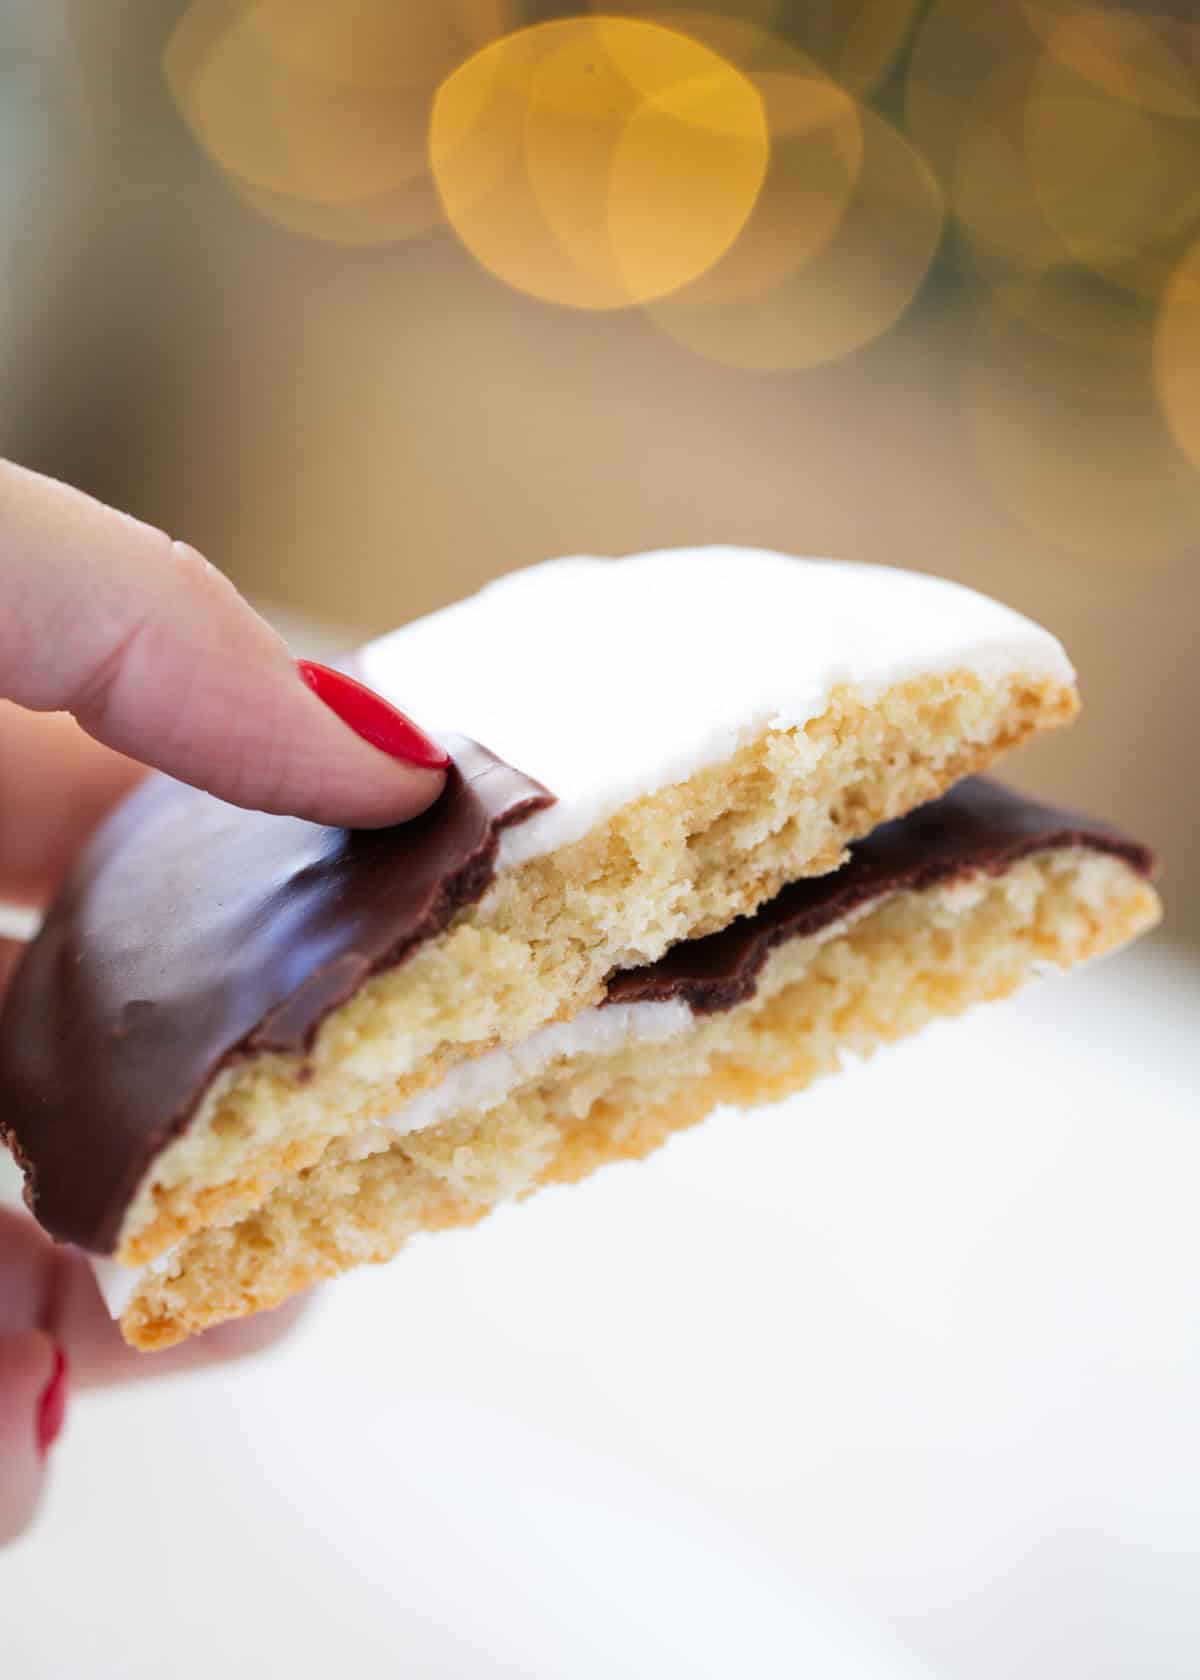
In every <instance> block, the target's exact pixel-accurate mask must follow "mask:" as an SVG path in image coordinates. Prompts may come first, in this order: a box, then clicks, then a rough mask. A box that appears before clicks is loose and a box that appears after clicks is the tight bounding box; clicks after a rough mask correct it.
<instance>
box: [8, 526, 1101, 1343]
mask: <svg viewBox="0 0 1200 1680" xmlns="http://www.w3.org/2000/svg"><path fill="white" fill-rule="evenodd" d="M353 668H354V669H355V670H356V671H357V672H358V674H359V675H361V676H362V677H363V678H364V680H366V681H367V682H369V683H371V684H372V685H373V686H374V687H376V688H377V689H379V690H380V691H382V692H383V693H385V694H386V695H387V696H388V697H389V698H392V699H394V700H396V702H397V703H398V704H401V705H403V706H405V707H407V708H408V709H410V710H411V711H412V712H413V713H414V715H416V716H417V717H419V718H420V719H421V721H422V724H423V725H425V726H426V727H429V726H430V725H433V726H434V729H433V732H434V733H435V734H438V735H439V736H440V737H441V738H442V739H443V740H444V741H445V742H446V744H447V745H448V746H449V748H450V750H451V751H452V752H453V753H454V755H455V758H456V764H457V768H456V771H455V773H454V774H453V776H452V777H451V779H450V785H449V786H448V788H447V792H446V795H445V796H444V797H443V799H442V800H440V801H439V802H438V805H437V806H435V807H434V808H433V810H432V811H431V812H429V813H427V814H426V816H424V817H422V818H420V819H418V821H417V822H416V823H412V824H407V825H405V826H404V827H402V828H398V829H395V830H388V831H382V832H379V833H374V834H360V835H350V834H346V833H344V832H342V831H338V830H330V829H322V828H319V827H317V826H315V825H312V824H306V823H300V822H294V821H291V820H290V819H286V818H277V817H263V816H257V815H255V814H253V813H247V812H243V811H238V810H234V809H232V808H230V807H226V806H224V805H221V804H220V803H219V802H217V801H215V800H212V799H210V798H208V797H207V796H205V795H202V794H198V793H196V792H195V791H194V790H190V789H186V788H182V787H179V786H178V785H176V784H173V783H170V782H168V781H166V780H164V779H162V778H152V779H151V780H149V781H148V782H147V783H146V784H145V785H144V786H143V787H142V788H141V789H139V790H138V791H137V792H136V793H135V794H134V795H133V796H132V798H131V799H130V800H129V801H127V802H126V804H125V805H124V806H123V807H122V808H121V809H120V810H119V811H118V812H117V813H116V814H115V815H114V817H113V818H112V819H110V821H109V822H108V823H107V824H105V825H104V827H103V828H102V829H101V830H100V831H99V833H98V834H97V835H96V836H95V838H94V840H93V841H92V843H91V844H90V846H89V848H88V849H87V851H86V853H85V854H84V856H83V858H82V859H81V861H80V864H79V867H78V868H77V870H76V871H75V873H74V875H73V876H72V878H71V880H70V881H69V882H68V883H67V884H66V886H65V887H64V889H63V892H62V894H61V895H60V897H59V899H58V901H57V902H56V904H55V905H54V906H53V907H52V909H51V911H50V914H49V915H48V917H47V920H46V924H45V926H44V928H43V930H42V932H41V934H40V935H39V937H38V939H37V940H36V941H35V942H34V944H33V945H32V947H31V948H30V950H29V952H28V953H27V955H26V957H25V959H24V961H23V962H22V964H21V967H20V969H19V971H18V974H17V976H16V979H15V981H14V984H13V986H12V988H11V990H10V992H9V995H8V999H7V1001H6V1005H5V1009H4V1014H3V1017H2V1019H0V1117H2V1121H0V1123H3V1125H4V1126H5V1128H6V1130H7V1133H8V1136H9V1139H10V1142H11V1144H12V1146H13V1148H14V1151H15V1153H16V1154H17V1156H18V1159H20V1160H21V1161H22V1163H23V1165H24V1166H25V1168H26V1172H27V1180H28V1193H29V1197H30V1201H31V1205H32V1207H33V1209H34V1211H35V1213H36V1214H37V1216H38V1217H39V1219H40V1220H41V1221H42V1223H43V1224H44V1225H45V1226H46V1228H47V1229H48V1230H49V1231H51V1233H52V1234H53V1235H55V1236H57V1237H59V1238H61V1239H63V1240H69V1241H72V1242H75V1243H77V1244H79V1245H80V1246H81V1247H83V1248H85V1249H87V1250H89V1251H90V1252H92V1253H94V1254H97V1255H108V1256H111V1257H112V1258H113V1259H115V1261H116V1262H117V1263H118V1264H119V1265H121V1266H122V1267H124V1268H126V1269H127V1270H130V1271H131V1272H135V1273H136V1272H138V1271H139V1270H140V1268H142V1267H144V1266H147V1265H150V1264H156V1265H159V1266H160V1268H161V1267H163V1266H167V1265H169V1266H176V1265H178V1264H179V1257H180V1255H182V1254H183V1253H184V1252H185V1247H186V1245H187V1244H188V1243H189V1242H191V1241H192V1240H193V1239H199V1238H201V1237H203V1236H211V1237H212V1239H213V1241H216V1242H218V1243H219V1242H220V1241H221V1240H223V1237H222V1233H225V1234H227V1233H230V1232H233V1231H237V1230H242V1232H243V1237H244V1238H245V1239H246V1240H249V1238H248V1232H249V1229H250V1227H249V1225H248V1224H247V1222H248V1221H250V1220H251V1219H252V1217H253V1216H255V1215H256V1214H258V1213H259V1212H260V1210H264V1209H265V1208H266V1207H267V1206H268V1205H271V1204H272V1199H273V1198H277V1197H279V1196H286V1195H288V1194H289V1193H296V1192H297V1189H298V1186H300V1185H301V1184H302V1183H304V1184H307V1183H309V1182H310V1181H313V1180H315V1179H316V1178H317V1177H319V1176H320V1175H321V1174H323V1173H325V1172H333V1171H336V1170H340V1169H341V1166H343V1165H344V1164H345V1159H346V1158H348V1156H350V1155H353V1154H354V1152H355V1151H360V1150H362V1149H364V1147H365V1143H364V1140H366V1139H368V1138H372V1137H373V1136H374V1134H375V1131H376V1129H377V1128H378V1127H379V1126H380V1125H386V1124H387V1123H389V1122H390V1119H391V1117H392V1116H394V1115H395V1114H396V1113H398V1112H400V1111H403V1110H405V1109H407V1108H409V1106H410V1105H411V1104H413V1103H418V1102H420V1101H421V1100H422V1099H423V1098H429V1099H430V1100H434V1094H435V1093H436V1092H438V1091H440V1090H443V1089H444V1082H445V1081H446V1080H447V1079H452V1078H454V1077H461V1078H464V1079H468V1078H469V1076H470V1075H471V1073H472V1071H473V1070H475V1071H477V1070H478V1069H481V1068H483V1067H484V1066H485V1065H487V1066H491V1065H494V1064H492V1063H489V1062H488V1058H489V1057H492V1056H494V1055H496V1054H500V1053H504V1052H510V1051H511V1052H513V1053H515V1054H518V1055H522V1054H524V1050H525V1049H526V1048H527V1047H528V1046H529V1044H531V1043H535V1042H536V1041H537V1035H538V1034H539V1033H541V1032H543V1031H547V1030H548V1031H550V1032H553V1031H554V1030H555V1029H560V1030H563V1031H566V1030H568V1029H571V1028H576V1029H577V1030H578V1031H584V1030H588V1031H599V1032H602V1033H604V1034H611V1033H612V1032H613V1031H614V1030H615V1029H614V1028H613V1027H612V1026H611V1022H612V1020H613V1019H614V1016H613V1015H612V1013H611V1011H612V1009H613V1008H614V1007H615V1006H614V1005H613V1004H612V1003H611V1002H609V1001H607V1000H608V998H609V988H610V982H611V981H612V977H613V976H614V974H616V973H618V972H622V973H624V972H628V971H632V970H639V969H640V970H645V969H647V968H649V967H650V966H651V965H654V964H656V963H657V962H659V960H660V959H661V958H663V956H664V954H665V953H667V952H668V951H669V950H671V949H672V948H674V947H678V946H680V945H681V944H683V943H685V942H692V941H697V940H701V939H704V938H705V937H707V936H709V935H712V934H714V933H717V932H719V931H720V930H721V929H724V928H726V927H728V926H729V924H730V923H732V922H734V921H735V920H737V919H738V918H743V917H747V916H750V915H753V914H754V913H755V912H756V911H757V910H758V909H759V908H760V907H761V906H763V905H765V904H767V903H768V902H769V901H772V900H774V899H775V898H776V897H777V895H778V894H779V893H780V891H781V889H783V888H784V887H786V886H788V885H789V884H790V883H796V882H801V881H804V880H806V879H809V878H813V877H819V876H823V875H827V874H828V873H829V872H830V871H832V870H836V869H838V866H839V865H840V864H841V863H842V862H843V860H844V858H845V853H846V847H847V846H848V845H850V844H851V843H853V842H854V841H856V840H858V839H860V838H862V837H863V836H865V835H868V834H870V833H871V832H872V831H873V830H875V829H876V828H877V827H878V826H879V825H880V824H881V823H885V822H887V821H889V820H891V819H894V818H896V817H898V816H900V815H902V814H903V813H905V812H908V811H910V810H912V808H913V807H915V806H917V805H919V804H921V803H922V802H925V801H928V800H931V799H934V798H936V797H937V796H938V795H939V794H941V793H942V792H943V791H944V790H946V789H947V788H949V787H950V786H951V785H952V784H953V783H955V782H956V781H957V780H958V779H959V778H960V777H962V776H964V775H966V774H968V773H970V772H972V771H975V770H978V769H979V768H981V767H982V766H984V765H986V764H988V763H990V762H991V761H992V760H993V759H994V758H995V757H996V755H997V754H999V753H1000V752H1002V751H1003V750H1005V749H1006V748H1008V747H1011V746H1013V745H1015V744H1016V743H1017V742H1019V741H1020V740H1022V739H1023V738H1024V737H1025V736H1027V735H1028V734H1030V733H1031V732H1032V731H1034V730H1036V729H1039V728H1043V727H1047V726H1051V725H1054V724H1059V723H1062V722H1065V721H1067V720H1069V718H1070V717H1071V716H1072V715H1073V713H1074V711H1075V709H1076V705H1077V700H1076V695H1075V689H1074V679H1073V674H1072V671H1071V668H1070V665H1069V662H1068V661H1067V659H1066V656H1065V655H1064V653H1063V650H1062V648H1061V647H1060V646H1059V644H1058V643H1057V641H1056V640H1055V639H1054V638H1053V637H1052V636H1050V635H1049V634H1048V633H1047V632H1046V631H1044V630H1042V629H1040V628H1039V627H1038V626H1036V625H1033V624H1031V623H1030V622H1029V621H1028V620H1027V619H1024V618H1022V617H1020V616H1019V615H1018V614H1015V613H1013V612H1011V611H1009V610H1008V609H1007V608H1004V607H1002V606H999V605H997V604H996V603H994V602H992V601H989V600H987V599H985V598H984V597H981V596H979V595H976V594H974V593H973V592H971V591H968V590H965V589H962V588H960V587H959V586H957V585H953V584H949V583H946V582H943V581H941V580H938V579H933V578H928V577H922V576H918V575H916V574H911V573H905V572H900V571H896V570H892V569H889V568H879V567H865V566H855V565H849V564H845V563H840V562H821V561H800V560H793V559H789V558H787V557H784V556H779V555H771V554H764V553H761V552H758V551H751V550H741V549H717V550H696V551H673V552H666V553H661V554H652V555H646V556H640V557H636V558H633V559H627V560H621V561H600V560H569V561H558V562H553V563H550V564H549V565H546V566H541V567H534V568H531V569H530V570H528V571H526V572H521V573H517V574H514V575H513V576H512V577H510V578H507V579H504V580H502V581H501V582H500V583H498V584H494V585H492V586H491V587H489V588H488V589H485V590H484V591H482V592H481V593H480V594H479V595H477V596H475V597H473V598H471V599H470V600H468V601H466V602H463V603H461V604H460V605H459V606H456V607H452V608H449V609H447V610H446V611H444V612H441V613H437V614H434V615H432V616H431V617H430V618H427V619H424V620H420V621H418V622H417V623H416V624H413V625H410V626H407V627H405V628H404V629H402V630H400V631H397V632H395V633H393V634H392V635H390V636H387V637H384V638H383V639H382V640H381V641H379V642H376V643H373V644H371V645H370V646H369V647H367V648H366V649H364V650H362V652H361V653H360V654H359V655H357V656H356V658H355V660H354V662H353ZM439 725H440V726H441V727H438V726H439ZM476 742H482V743H485V745H484V746H477V745H476V744H475V743H476ZM1067 960H1070V957H1069V954H1068V957H1067ZM677 1001H678V1000H677ZM679 1007H682V1005H679ZM596 1011H599V1012H600V1014H601V1016H602V1017H603V1019H604V1021H605V1024H604V1025H603V1026H601V1027H595V1026H594V1025H593V1026H592V1027H590V1028H589V1027H587V1023H588V1022H593V1023H594V1022H595V1020H596V1018H597V1017H596V1014H595V1012H596ZM676 1014H677V1015H678V1009H676ZM581 1018H582V1020H583V1022H584V1025H583V1026H579V1022H580V1020H581ZM630 1019H631V1021H634V1022H641V1021H642V1020H645V1019H649V1017H648V1016H645V1015H644V1012H642V1011H640V1008H639V1009H638V1010H634V1011H632V1012H631V1014H630ZM656 1019H658V1018H656ZM630 1030H631V1031H636V1030H639V1029H637V1028H635V1027H631V1028H630ZM654 1030H657V1028H655V1029H654ZM436 1100H440V1099H436ZM506 1100H507V1099H506ZM697 1100H699V1099H697ZM714 1100H715V1099H714ZM381 1153H383V1152H380V1151H375V1155H379V1154H381ZM375 1155H364V1156H363V1161H364V1163H367V1164H369V1163H370V1161H372V1160H374V1159H375ZM365 1170H366V1168H365V1166H364V1172H365ZM380 1170H381V1168H380V1167H379V1166H376V1167H375V1168H372V1171H373V1172H378V1171H380ZM544 1170H546V1171H548V1170H549V1169H544ZM561 1175H562V1174H561V1172H560V1173H559V1176H561ZM551 1176H553V1175H551ZM363 1194H364V1196H366V1195H367V1191H366V1189H365V1188H364V1191H363ZM473 1216H477V1215H473ZM447 1217H448V1216H447ZM456 1217H457V1215H456ZM434 1222H436V1221H434ZM443 1222H446V1221H445V1220H443ZM181 1245H185V1246H184V1247H181ZM364 1257H365V1256H364ZM338 1263H339V1264H340V1263H341V1262H338ZM317 1269H318V1270H320V1267H319V1266H318V1267H317ZM160 1275H162V1274H161V1273H160ZM239 1275H240V1274H239ZM273 1275H274V1274H273ZM291 1275H292V1276H293V1282H292V1283H291V1285H289V1287H290V1288H298V1287H301V1285H302V1283H303V1281H304V1280H305V1279H306V1278H307V1277H308V1276H310V1275H312V1269H311V1267H310V1268H309V1269H308V1270H305V1269H304V1267H300V1268H299V1269H297V1270H294V1272H293V1273H292V1274H291ZM276 1288H277V1280H276V1282H273V1283H271V1284H270V1285H269V1286H268V1285H266V1283H265V1282H264V1284H263V1287H262V1289H261V1290H259V1292H258V1293H255V1292H254V1291H250V1292H248V1293H247V1292H241V1293H238V1295H237V1300H238V1302H239V1303H240V1304H239V1305H238V1306H236V1307H233V1308H230V1310H237V1311H246V1310H251V1308H252V1307H253V1305H255V1304H261V1302H262V1301H263V1300H265V1298H266V1296H267V1295H268V1294H272V1291H274V1290H275V1289H276ZM239 1289H240V1286H239ZM285 1293H286V1290H285ZM272 1298H277V1297H275V1296H274V1295H272ZM155 1310H157V1309H153V1310H152V1309H150V1308H149V1307H147V1309H146V1312H145V1313H143V1315H142V1320H140V1321H139V1322H143V1323H144V1326H145V1328H143V1330H141V1331H134V1330H133V1328H132V1327H133V1320H132V1319H131V1318H130V1316H129V1313H127V1314H126V1315H125V1317H126V1323H127V1328H128V1329H130V1332H131V1334H134V1335H135V1338H137V1339H140V1340H141V1342H142V1344H143V1345H148V1344H150V1343H161V1342H163V1341H164V1340H169V1339H173V1338H174V1337H175V1336H176V1335H179V1334H183V1333H186V1331H187V1330H190V1329H193V1328H198V1327H199V1322H200V1320H199V1319H197V1318H194V1317H188V1316H187V1315H186V1314H183V1315H181V1316H176V1317H175V1318H174V1319H172V1320H171V1327H170V1328H167V1327H166V1320H165V1319H162V1321H161V1322H160V1321H159V1319H155V1317H154V1311H155ZM205 1310H206V1311H207V1310H208V1309H205ZM222 1310H224V1309H222ZM213 1313H214V1315H215V1316H220V1313H219V1312H217V1311H216V1309H215V1307H214V1308H213ZM201 1316H203V1315H201ZM160 1318H161V1315H160ZM205 1321H207V1320H205ZM152 1322H153V1323H155V1324H157V1326H158V1327H157V1328H155V1329H153V1330H151V1329H150V1328H148V1327H149V1325H150V1324H151V1323H152Z"/></svg>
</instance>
